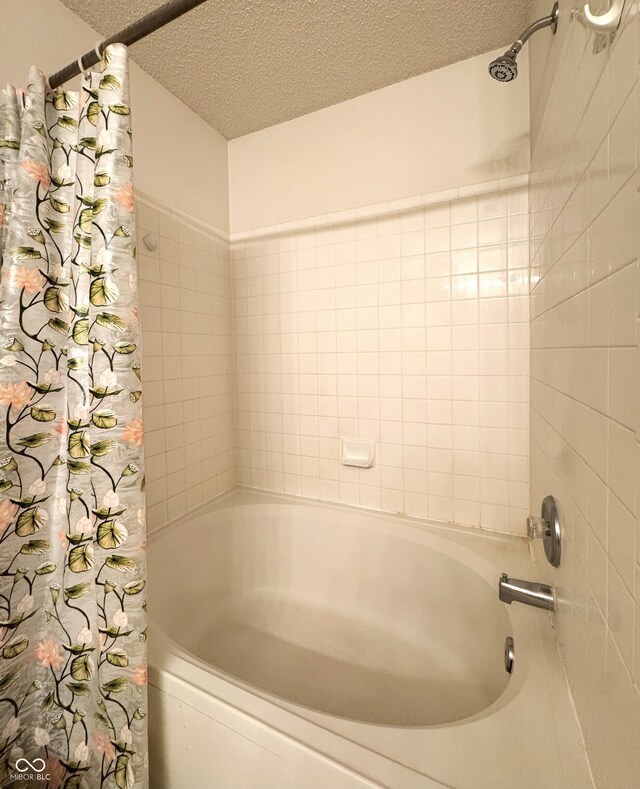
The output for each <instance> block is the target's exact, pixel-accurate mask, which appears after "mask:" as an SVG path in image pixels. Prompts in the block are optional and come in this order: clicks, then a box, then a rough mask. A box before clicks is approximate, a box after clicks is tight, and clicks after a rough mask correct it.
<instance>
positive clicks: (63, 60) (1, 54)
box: [0, 0, 229, 230]
mask: <svg viewBox="0 0 640 789" xmlns="http://www.w3.org/2000/svg"><path fill="white" fill-rule="evenodd" d="M1 9H2V18H3V27H4V30H5V35H4V40H3V42H2V46H1V47H0V75H2V80H3V81H4V82H9V83H11V84H13V85H16V86H24V85H25V84H26V81H27V77H28V71H29V66H31V65H37V66H38V67H39V68H41V69H42V70H43V71H44V72H45V73H46V74H51V73H53V72H55V71H58V70H59V69H60V68H62V67H63V66H66V65H67V63H69V62H71V61H72V60H75V59H76V58H77V57H78V56H79V55H82V54H84V53H85V52H87V51H88V50H90V49H92V48H93V47H94V46H95V44H96V42H97V41H98V40H100V39H101V38H102V37H101V36H99V35H98V33H96V32H95V30H92V28H90V27H89V26H88V25H87V24H86V23H85V22H83V21H82V20H81V19H80V17H78V16H76V15H75V14H74V13H72V12H71V11H70V10H69V9H68V8H66V7H65V6H63V5H62V3H60V2H58V0H19V2H16V1H15V0H3V2H2V4H1ZM119 27H120V25H119V24H118V20H114V28H116V29H117V28H119ZM132 57H133V58H135V47H132ZM69 84H70V85H71V86H74V87H75V85H74V83H73V82H72V83H69ZM131 95H132V106H133V115H132V126H133V135H134V136H133V150H134V157H135V187H136V188H137V189H140V190H142V191H143V192H145V193H147V194H149V195H151V196H153V197H154V198H155V199H157V200H159V201H160V202H162V203H164V204H165V205H170V206H172V207H174V208H177V209H179V210H181V211H185V212H186V213H188V214H191V215H192V216H194V217H196V218H197V219H201V220H204V221H206V222H209V223H210V224H212V225H214V226H216V227H220V228H222V229H223V230H228V229H229V201H228V173H227V141H226V140H225V139H224V138H223V137H222V136H221V135H220V134H218V133H217V132H216V131H215V130H214V129H212V128H211V127H210V126H208V125H207V124H206V123H205V122H204V121H203V120H202V119H201V118H199V117H198V116H197V115H196V114H195V113H194V112H192V111H191V110H190V109H188V108H187V107H185V105H184V104H182V102H180V101H179V100H178V99H176V98H175V96H173V95H172V94H171V93H169V91H167V90H166V89H165V88H163V87H162V85H160V84H159V83H158V82H156V80H154V79H153V78H152V77H150V76H149V75H148V74H147V73H146V72H144V71H143V70H142V69H140V68H138V66H136V65H135V63H132V64H131Z"/></svg>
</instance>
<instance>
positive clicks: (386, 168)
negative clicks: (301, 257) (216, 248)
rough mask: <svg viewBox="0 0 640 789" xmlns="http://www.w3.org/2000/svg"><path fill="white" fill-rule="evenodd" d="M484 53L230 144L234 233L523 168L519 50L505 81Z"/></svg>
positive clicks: (525, 142) (523, 90) (524, 101)
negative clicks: (493, 75) (514, 74)
mask: <svg viewBox="0 0 640 789" xmlns="http://www.w3.org/2000/svg"><path fill="white" fill-rule="evenodd" d="M492 57H493V56H492V55H491V54H488V55H482V56H480V57H476V58H471V59H470V60H465V61H463V62H461V63H456V64H454V65H452V66H447V67H446V68H443V69H439V70H438V71H433V72H430V73H428V74H423V75H421V76H418V77H414V78H413V79H409V80H406V81H404V82H400V83H398V84H396V85H391V86H390V87H387V88H383V89H381V90H377V91H374V92H372V93H368V94H366V95H364V96H360V97H358V98H355V99H351V100H350V101H345V102H343V103H341V104H336V105H334V106H333V107H328V108H326V109H323V110H319V111H318V112H314V113H311V114H309V115H305V116H303V117H301V118H296V119H294V120H292V121H288V122H286V123H282V124H279V125H277V126H272V127H271V128H268V129H264V130H262V131H259V132H255V133H253V134H248V135H246V136H244V137H239V138H237V139H235V140H231V141H230V143H229V174H230V203H231V230H232V232H241V231H245V230H252V229H257V228H263V227H265V226H269V225H275V224H279V223H282V222H289V221H291V220H295V219H301V218H305V217H314V216H318V215H322V214H326V213H329V212H334V211H341V210H343V209H350V208H357V207H360V206H364V205H371V204H376V203H381V202H388V201H390V200H397V199H400V198H405V197H413V196H414V195H420V194H423V193H432V192H436V191H440V190H444V189H449V188H452V187H460V186H465V185H468V184H475V183H478V182H481V181H488V180H493V179H497V178H504V177H508V176H511V175H513V174H514V173H526V172H528V169H529V105H528V84H527V83H528V76H527V54H526V51H525V52H524V53H523V56H522V57H521V58H520V70H521V76H520V78H519V79H518V80H517V81H516V82H513V83H510V84H508V85H505V84H500V83H497V82H495V81H494V80H492V79H488V78H487V66H488V63H489V62H490V60H491V58H492Z"/></svg>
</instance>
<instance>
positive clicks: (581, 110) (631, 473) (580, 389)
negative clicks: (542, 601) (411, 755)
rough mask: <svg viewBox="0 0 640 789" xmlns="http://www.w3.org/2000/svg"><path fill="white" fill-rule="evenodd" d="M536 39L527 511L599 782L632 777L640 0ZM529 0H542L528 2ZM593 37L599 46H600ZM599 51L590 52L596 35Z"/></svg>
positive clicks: (639, 605) (637, 604) (637, 579)
mask: <svg viewBox="0 0 640 789" xmlns="http://www.w3.org/2000/svg"><path fill="white" fill-rule="evenodd" d="M578 5H579V4H578V3H577V2H576V0H561V2H560V6H561V20H560V25H559V29H558V33H557V35H556V36H555V37H554V38H553V39H550V38H547V39H544V38H543V36H539V38H540V41H539V42H538V44H537V45H536V47H535V48H533V49H532V58H533V62H532V75H535V78H534V82H535V83H537V84H534V85H533V86H532V91H531V97H532V102H533V104H532V130H533V141H534V147H533V154H532V183H531V212H530V224H531V255H532V268H531V277H532V283H533V285H534V287H533V289H532V291H531V296H530V310H531V346H532V350H531V406H532V416H531V472H532V476H531V484H532V500H531V509H532V511H539V507H540V503H541V500H542V498H543V496H545V495H547V494H553V495H554V496H555V497H556V499H557V501H558V503H559V506H560V511H561V520H562V524H563V535H564V547H563V558H562V564H561V566H560V567H559V568H558V569H553V568H552V567H550V565H548V564H547V563H546V561H545V560H544V556H543V554H542V550H541V548H540V546H539V545H538V546H537V556H538V561H539V565H540V569H541V573H542V576H543V578H544V580H545V581H547V582H548V583H551V584H554V585H555V586H556V589H557V592H558V601H559V602H558V611H557V615H556V617H555V619H556V626H557V633H558V639H559V643H560V648H561V652H562V656H563V659H564V663H565V666H566V670H567V675H568V678H569V684H570V687H571V690H572V692H573V696H574V699H575V703H576V708H577V711H578V716H579V720H580V723H581V725H582V729H583V732H584V736H585V740H586V745H587V750H588V755H589V758H590V762H591V766H592V770H593V774H594V778H595V783H596V786H598V787H599V788H600V789H625V788H627V789H632V788H637V787H638V786H639V785H640V748H638V738H639V737H640V564H639V560H640V526H639V522H638V514H639V513H638V508H639V503H640V499H639V495H638V494H639V491H640V488H639V478H638V469H639V465H638V463H639V458H640V451H639V446H640V445H639V444H638V437H639V436H638V402H639V397H640V392H639V386H638V384H639V377H638V328H637V327H638V321H637V318H638V292H639V288H638V286H639V273H638V256H639V252H640V221H639V219H638V217H639V203H638V185H639V184H638V150H639V142H640V124H639V121H638V102H639V91H640V88H639V82H638V77H639V73H640V69H639V65H638V57H639V52H638V33H639V30H638V25H639V22H638V11H639V9H640V3H639V2H638V0H630V1H628V2H627V4H626V14H627V15H626V17H625V19H624V20H623V23H622V26H621V27H620V29H619V30H618V32H617V34H616V35H615V39H614V40H613V41H612V42H607V41H601V40H598V39H597V38H596V36H595V35H594V33H593V32H587V31H586V30H585V28H584V27H583V26H582V25H581V24H580V22H579V20H577V19H575V18H574V19H571V11H572V10H573V8H577V7H578ZM536 10H537V11H540V10H541V8H540V7H539V6H538V7H537V8H536ZM594 49H595V50H596V51H594ZM599 49H601V51H599V52H598V50H599Z"/></svg>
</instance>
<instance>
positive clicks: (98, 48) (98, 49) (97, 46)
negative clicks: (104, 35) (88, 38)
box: [93, 41, 103, 61]
mask: <svg viewBox="0 0 640 789" xmlns="http://www.w3.org/2000/svg"><path fill="white" fill-rule="evenodd" d="M102 44H103V42H102V41H98V43H97V44H96V45H95V47H94V48H93V51H94V52H95V53H96V55H97V56H98V60H99V61H100V60H102V52H100V47H101V46H102Z"/></svg>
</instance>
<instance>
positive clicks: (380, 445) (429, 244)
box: [232, 176, 529, 534]
mask: <svg viewBox="0 0 640 789" xmlns="http://www.w3.org/2000/svg"><path fill="white" fill-rule="evenodd" d="M526 180H527V179H526V176H525V177H524V178H522V177H513V178H510V179H505V180H504V181H501V182H500V181H495V182H489V183H483V184H478V185H475V186H471V187H464V188H460V189H454V190H449V191H448V192H446V193H436V194H432V195H421V196H418V197H416V198H411V199H408V200H403V201H392V202H390V203H385V204H383V205H378V206H367V207H363V208H362V209H360V210H353V211H351V212H339V213H337V214H332V215H329V216H323V217H316V218H309V219H306V220H302V221H297V222H292V223H288V224H285V225H279V226H276V227H270V228H266V229H265V230H264V231H252V232H251V233H243V234H240V235H237V236H236V235H233V236H232V260H233V264H232V271H233V279H234V340H235V391H236V426H237V437H238V455H237V465H238V472H237V473H238V481H239V482H240V483H241V484H243V485H247V486H251V487H255V488H262V489H268V490H273V491H276V492H287V493H291V494H295V495H301V496H306V497H310V498H320V499H324V500H329V501H341V502H343V503H348V504H358V505H360V506H364V507H369V508H372V509H381V510H386V511H392V512H404V513H407V514H410V515H415V516H420V517H429V518H431V519H435V520H441V521H450V522H455V523H461V524H467V525H474V526H478V525H480V526H482V527H484V528H487V529H497V530H500V531H511V532H514V533H520V534H524V533H525V528H526V517H527V514H528V497H529V492H528V457H527V456H528V451H529V450H528V440H529V439H528V423H529V416H528V391H529V379H528V373H529V362H528V353H529V352H528V347H529V346H528V300H527V292H528V285H529V283H528V274H529V272H528V240H527V234H528V217H527V207H528V197H527V187H526ZM523 184H524V185H523ZM348 438H359V439H361V440H365V441H373V442H375V443H376V465H375V466H374V467H373V468H370V469H356V468H349V467H346V466H344V465H341V464H340V461H339V456H340V440H341V439H348Z"/></svg>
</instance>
